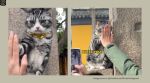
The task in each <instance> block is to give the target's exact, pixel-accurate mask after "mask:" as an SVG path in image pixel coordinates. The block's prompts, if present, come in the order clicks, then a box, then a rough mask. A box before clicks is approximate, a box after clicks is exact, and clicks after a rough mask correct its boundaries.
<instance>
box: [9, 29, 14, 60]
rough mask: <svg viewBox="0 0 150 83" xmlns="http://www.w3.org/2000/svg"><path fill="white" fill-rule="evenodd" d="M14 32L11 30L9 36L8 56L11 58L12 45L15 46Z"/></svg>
mask: <svg viewBox="0 0 150 83" xmlns="http://www.w3.org/2000/svg"><path fill="white" fill-rule="evenodd" d="M13 38H14V33H13V32H12V31H11V32H10V34H9V38H8V56H9V60H10V59H11V58H12V47H13Z"/></svg>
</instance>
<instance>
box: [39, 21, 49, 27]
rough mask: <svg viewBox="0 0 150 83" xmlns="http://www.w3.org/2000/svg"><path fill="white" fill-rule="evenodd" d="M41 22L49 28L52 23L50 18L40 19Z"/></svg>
mask: <svg viewBox="0 0 150 83" xmlns="http://www.w3.org/2000/svg"><path fill="white" fill-rule="evenodd" d="M40 23H41V25H42V26H43V27H45V28H49V27H50V26H51V25H52V23H51V21H50V20H40Z"/></svg>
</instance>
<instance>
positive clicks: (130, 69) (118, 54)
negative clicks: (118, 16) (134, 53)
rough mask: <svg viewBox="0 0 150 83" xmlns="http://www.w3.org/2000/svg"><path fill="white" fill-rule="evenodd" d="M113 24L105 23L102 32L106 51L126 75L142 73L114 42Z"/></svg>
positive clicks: (102, 41)
mask: <svg viewBox="0 0 150 83" xmlns="http://www.w3.org/2000/svg"><path fill="white" fill-rule="evenodd" d="M110 28H111V26H110V25H108V24H107V25H105V26H104V29H103V30H102V33H101V38H100V39H101V43H102V45H103V46H104V47H105V49H104V51H105V53H106V55H107V56H108V58H109V59H110V60H111V61H112V63H113V64H114V66H116V68H117V69H118V70H119V71H120V72H121V73H122V74H124V75H138V74H141V69H140V68H139V67H138V66H137V65H136V64H134V63H133V61H132V60H131V59H129V58H128V56H127V55H126V54H124V53H123V52H122V51H121V50H120V49H119V48H118V47H117V46H116V45H114V44H112V42H113V34H112V33H111V29H110Z"/></svg>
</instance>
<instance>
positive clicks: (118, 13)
mask: <svg viewBox="0 0 150 83" xmlns="http://www.w3.org/2000/svg"><path fill="white" fill-rule="evenodd" d="M141 15H142V9H141V8H113V9H110V20H112V25H113V34H114V42H115V44H117V46H118V47H119V48H120V49H121V50H122V51H123V52H124V53H126V54H127V55H128V56H129V57H130V58H131V59H132V60H133V62H134V63H135V64H137V65H138V66H140V67H142V65H141V59H142V27H141V24H142V22H141V21H142V20H141V19H142V16H141ZM116 74H120V73H119V72H118V71H117V73H116Z"/></svg>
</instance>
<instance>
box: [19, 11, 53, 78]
mask: <svg viewBox="0 0 150 83" xmlns="http://www.w3.org/2000/svg"><path fill="white" fill-rule="evenodd" d="M22 10H23V11H25V12H26V13H27V17H26V21H25V26H26V27H27V28H26V31H25V34H24V35H25V37H24V38H22V39H21V40H20V45H19V49H20V50H19V55H20V60H21V59H22V57H23V55H24V54H27V59H28V66H27V74H34V75H42V74H43V72H44V69H45V67H46V65H47V63H48V59H49V54H50V49H51V43H52V36H53V33H52V17H51V14H50V13H49V10H50V9H48V8H22Z"/></svg>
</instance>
